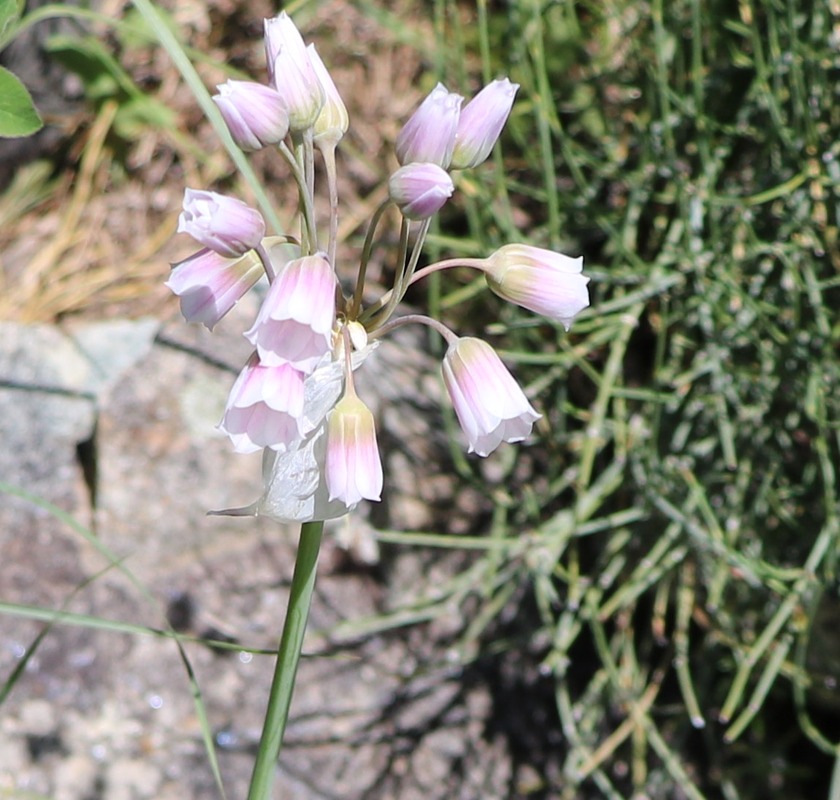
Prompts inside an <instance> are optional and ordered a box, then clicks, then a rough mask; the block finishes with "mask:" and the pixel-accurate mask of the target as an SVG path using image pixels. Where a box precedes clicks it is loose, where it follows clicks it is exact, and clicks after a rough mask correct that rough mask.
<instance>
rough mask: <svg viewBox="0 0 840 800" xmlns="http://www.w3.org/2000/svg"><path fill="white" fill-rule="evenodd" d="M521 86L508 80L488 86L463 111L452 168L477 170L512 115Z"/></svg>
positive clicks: (504, 79)
mask: <svg viewBox="0 0 840 800" xmlns="http://www.w3.org/2000/svg"><path fill="white" fill-rule="evenodd" d="M518 88H519V84H517V83H511V82H510V81H509V80H508V79H507V78H503V79H502V80H497V81H493V82H492V83H488V84H487V86H485V87H484V88H483V89H482V90H481V91H480V92H479V93H478V94H477V95H476V96H475V97H474V98H473V99H472V100H470V102H469V103H467V105H465V106H464V108H463V109H461V116H460V118H459V120H458V131H457V133H456V134H455V148H454V150H453V151H452V168H453V169H467V168H469V167H477V166H478V165H479V164H481V163H482V162H483V161H485V160H486V159H487V156H489V155H490V151H491V150H492V149H493V146H494V145H495V144H496V142H497V140H498V138H499V134H501V132H502V128H504V126H505V122H507V118H508V116H509V115H510V109H511V108H512V106H513V98H514V97H515V96H516V90H517V89H518Z"/></svg>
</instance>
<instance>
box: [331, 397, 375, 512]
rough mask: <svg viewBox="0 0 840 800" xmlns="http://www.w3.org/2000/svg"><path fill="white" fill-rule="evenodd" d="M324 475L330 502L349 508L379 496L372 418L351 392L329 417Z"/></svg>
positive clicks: (340, 401)
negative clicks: (361, 501) (336, 501)
mask: <svg viewBox="0 0 840 800" xmlns="http://www.w3.org/2000/svg"><path fill="white" fill-rule="evenodd" d="M325 473H326V479H327V488H328V489H329V493H330V495H329V499H330V500H340V501H341V502H342V503H344V504H345V505H347V506H348V507H351V508H352V507H353V506H354V505H356V503H358V502H359V501H360V500H362V499H365V500H379V499H380V497H381V495H382V461H381V460H380V457H379V449H378V448H377V446H376V425H375V423H374V420H373V414H371V413H370V410H369V409H368V407H367V406H366V405H365V404H364V403H363V402H362V401H361V400H360V399H359V398H358V397H357V396H356V393H355V392H353V391H348V392H347V393H345V395H344V397H342V398H341V400H339V402H338V403H336V406H335V408H333V410H332V411H331V412H330V415H329V417H328V421H327V454H326V464H325Z"/></svg>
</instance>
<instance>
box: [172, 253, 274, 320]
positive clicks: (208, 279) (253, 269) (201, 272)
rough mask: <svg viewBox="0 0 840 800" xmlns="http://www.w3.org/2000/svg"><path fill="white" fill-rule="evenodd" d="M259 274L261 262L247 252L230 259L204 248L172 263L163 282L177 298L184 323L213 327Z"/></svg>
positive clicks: (260, 272)
mask: <svg viewBox="0 0 840 800" xmlns="http://www.w3.org/2000/svg"><path fill="white" fill-rule="evenodd" d="M262 275H263V267H262V264H260V262H259V260H258V259H256V258H254V257H253V255H252V254H250V253H249V254H246V255H244V256H242V257H241V258H236V259H232V258H225V257H224V256H220V255H219V254H218V253H216V252H214V251H213V250H208V249H206V248H205V249H203V250H199V251H198V252H197V253H194V254H193V255H191V256H190V257H189V258H185V259H184V260H183V261H179V262H178V263H177V264H173V265H172V272H170V273H169V280H168V281H166V285H167V286H168V287H169V288H170V289H171V290H172V291H173V292H174V293H175V294H176V295H178V297H179V298H180V300H181V313H182V314H183V315H184V319H186V320H187V322H201V323H203V324H204V325H206V326H207V327H208V328H209V329H210V330H213V326H214V325H215V324H216V323H217V322H218V321H219V320H220V319H221V318H222V317H223V316H224V315H225V314H227V312H228V311H230V310H231V309H232V308H233V307H234V305H236V303H237V301H239V300H240V299H241V298H242V297H243V295H244V294H245V292H247V291H248V290H249V289H250V288H251V287H252V286H253V285H254V284H255V283H256V282H257V281H258V280H259V279H260V277H261V276H262Z"/></svg>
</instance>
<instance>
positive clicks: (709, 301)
mask: <svg viewBox="0 0 840 800" xmlns="http://www.w3.org/2000/svg"><path fill="white" fill-rule="evenodd" d="M437 8H438V11H439V13H440V19H441V25H442V26H444V27H447V33H448V34H449V35H451V36H452V37H453V38H454V39H455V40H457V41H460V42H461V44H462V48H463V49H462V50H460V51H459V50H458V49H457V48H456V49H455V50H454V51H453V50H450V51H447V53H448V54H449V56H450V59H451V60H447V61H446V70H445V71H446V72H447V74H459V69H460V74H464V72H465V70H464V65H467V71H468V70H469V68H470V64H471V61H470V55H471V54H474V53H481V54H482V56H483V60H482V65H483V68H484V71H485V74H486V75H492V74H496V73H501V72H510V73H511V77H512V79H513V80H516V81H518V82H519V83H521V84H522V89H521V92H520V102H519V103H518V105H517V107H516V114H515V117H514V119H513V121H512V125H511V131H510V135H509V137H508V140H507V142H506V145H507V146H506V148H505V151H504V162H503V161H502V157H501V156H500V157H499V158H498V160H497V163H496V166H497V170H496V172H495V174H492V173H484V174H482V175H481V176H480V177H479V178H477V179H476V180H475V182H470V183H469V184H468V186H462V188H463V189H464V190H465V193H466V194H469V195H474V197H475V202H474V203H473V204H472V205H471V207H470V209H469V213H467V215H466V216H465V217H464V218H463V219H449V220H447V222H446V225H447V230H458V232H459V233H461V232H462V231H461V230H460V229H458V226H459V225H461V226H463V231H466V232H468V239H467V243H466V244H465V245H464V246H465V248H466V247H473V246H475V248H476V249H478V250H481V251H486V250H488V249H490V248H492V247H493V246H495V245H497V244H499V243H501V242H502V241H504V240H506V239H508V238H510V234H511V230H510V229H511V227H512V220H513V219H514V217H516V216H517V215H518V214H520V213H521V212H523V211H524V212H525V214H526V215H527V220H526V221H525V223H524V227H525V228H526V230H527V231H528V235H529V238H530V239H531V241H533V242H535V243H537V244H541V245H546V246H552V247H560V248H561V249H563V250H564V251H565V252H569V253H572V254H578V253H580V254H583V255H584V257H585V264H586V270H587V271H588V273H589V274H591V275H592V276H593V282H592V290H593V296H594V302H593V306H592V308H591V309H590V311H589V312H586V313H585V314H584V315H583V316H582V317H580V318H579V320H578V321H577V322H576V323H575V325H574V326H573V329H572V332H571V333H570V334H569V335H566V334H565V333H564V332H563V331H561V330H560V331H558V330H554V329H552V328H550V327H548V326H546V325H544V324H541V323H540V322H538V321H535V320H533V319H531V318H527V317H525V316H524V315H521V314H519V313H517V312H515V311H510V310H507V309H505V310H503V313H505V314H506V316H505V324H504V325H502V326H490V327H489V328H485V330H488V329H489V330H490V331H491V332H493V333H496V332H498V333H499V334H500V338H499V342H500V343H504V346H505V347H506V348H507V350H508V352H507V355H508V357H509V358H510V359H511V360H513V361H516V362H518V363H517V373H518V374H519V376H520V377H525V376H528V377H529V379H530V385H531V389H532V390H533V392H534V396H536V397H538V398H539V401H540V402H541V403H542V408H543V410H544V411H545V414H546V419H545V423H546V424H545V426H544V428H543V431H542V436H541V439H540V441H539V443H538V444H537V445H536V446H534V447H531V448H525V449H521V450H516V451H515V452H512V453H511V454H510V462H509V463H508V465H507V470H506V472H505V474H504V476H503V477H502V479H501V480H499V481H498V484H497V486H496V492H495V496H496V498H497V506H496V515H495V517H494V526H493V530H494V531H496V534H497V535H502V536H514V535H515V536H516V544H511V546H510V547H509V549H508V550H507V551H506V553H505V557H504V558H501V559H498V558H495V559H488V561H487V578H486V580H485V581H484V582H483V587H484V589H483V590H482V591H481V597H482V603H483V606H484V607H485V608H489V607H495V608H498V609H505V608H508V607H509V604H510V603H511V602H513V601H514V598H515V602H518V603H519V604H520V610H519V611H518V612H517V613H515V614H508V615H507V616H506V615H505V612H504V610H502V611H501V612H500V613H499V614H498V615H497V616H496V617H495V619H494V622H493V623H492V624H490V625H489V626H488V627H487V628H486V629H485V630H484V632H483V636H484V639H483V644H484V647H485V650H484V652H485V653H486V652H487V650H486V648H487V647H488V646H489V645H490V643H491V642H493V643H495V645H496V646H497V647H498V645H499V639H498V637H499V636H500V635H505V636H507V637H508V638H507V639H506V645H505V646H504V647H503V648H502V650H503V652H502V653H501V654H499V653H496V654H495V655H494V656H492V658H491V657H490V656H484V657H483V658H482V657H479V658H478V662H479V664H480V665H481V666H480V667H479V668H485V669H486V668H489V669H494V670H498V671H500V672H501V673H502V674H506V675H508V680H509V681H511V682H512V684H513V685H516V684H517V681H518V680H519V681H521V682H522V683H523V684H524V683H527V682H528V680H529V679H528V678H527V677H525V676H527V674H528V673H527V669H526V667H527V664H526V663H525V662H524V661H523V659H524V658H525V657H523V655H522V653H521V652H518V648H520V647H521V646H522V644H523V642H527V643H528V644H527V646H526V648H525V649H526V650H527V651H528V652H529V653H530V654H531V657H532V658H533V659H534V660H535V661H536V662H538V664H539V674H540V676H541V677H540V679H539V680H537V681H532V685H530V686H528V687H525V686H521V685H520V688H523V689H525V688H527V690H528V691H530V692H531V693H532V695H533V703H534V705H533V707H532V708H531V710H530V711H529V712H526V713H535V714H536V715H535V716H534V718H533V721H534V723H536V724H537V726H538V727H539V728H540V730H539V731H534V730H532V731H530V733H529V736H528V737H526V738H525V739H524V740H523V745H525V746H526V747H531V748H533V747H543V748H544V751H543V752H544V759H545V761H544V770H545V771H544V774H543V776H542V781H543V782H542V783H541V784H540V783H539V782H538V785H535V786H534V787H533V789H534V791H535V793H536V794H537V795H540V794H541V793H542V792H546V791H550V790H549V788H548V787H549V786H554V787H557V786H563V787H565V788H564V789H562V790H560V791H559V794H558V795H557V796H562V797H569V798H571V797H582V796H593V797H597V796H605V797H629V796H631V795H633V796H641V795H642V794H643V795H645V796H653V797H696V798H699V797H727V798H730V797H731V798H734V797H741V798H747V797H787V798H790V797H817V796H826V795H827V792H828V791H829V782H830V775H831V770H832V761H833V760H834V759H836V758H837V755H838V753H840V751H838V747H837V741H838V734H840V727H838V718H837V712H838V697H839V696H838V694H837V683H836V678H837V672H838V667H840V661H838V656H840V643H838V640H837V637H836V635H835V634H834V632H833V631H832V623H831V622H830V620H832V619H833V618H834V617H835V615H836V614H837V612H838V608H840V605H838V598H837V585H836V562H837V535H838V527H837V523H838V520H837V514H838V506H837V481H836V474H835V464H836V463H837V462H838V455H840V453H838V399H837V398H838V365H837V347H838V321H837V315H836V311H835V309H836V308H837V304H838V300H839V299H840V298H838V283H839V281H838V275H837V270H838V266H840V259H838V251H837V230H838V228H837V226H838V206H837V186H838V174H839V172H838V171H839V170H840V168H839V167H838V161H837V158H838V155H840V153H838V144H837V142H838V122H840V120H838V109H840V106H838V104H837V85H838V76H839V74H838V67H840V54H838V36H840V28H839V27H838V26H840V18H839V17H838V12H839V11H840V9H838V8H836V7H834V6H833V5H832V4H831V3H807V2H804V3H803V2H800V3H797V2H792V1H791V2H780V1H777V0H752V1H751V2H748V1H747V0H744V1H743V2H701V0H685V1H683V2H681V1H680V0H674V2H663V1H662V0H653V2H651V3H625V2H605V3H586V2H579V3H571V2H569V3H540V2H528V1H527V0H523V1H522V2H518V3H513V4H505V5H501V4H499V5H494V6H490V7H488V6H487V5H486V4H485V3H481V2H479V3H478V10H479V17H478V19H479V25H478V26H472V25H465V24H464V25H458V24H457V23H453V21H454V20H455V19H456V18H457V17H458V15H457V13H456V9H454V8H453V7H451V6H447V7H446V9H445V10H444V9H443V8H441V7H440V5H438V7H437ZM444 20H445V21H444ZM450 26H451V27H452V30H450V29H449V27H450ZM470 77H472V73H470ZM467 85H471V84H469V82H468V83H467ZM512 209H516V210H517V211H516V212H514V211H512ZM516 222H517V225H518V226H519V227H520V228H522V227H523V220H522V219H521V217H520V218H517V220H516ZM452 244H453V243H452V242H451V241H447V245H448V246H452ZM447 292H448V293H447ZM463 293H464V291H463V289H462V290H457V289H456V290H454V291H453V290H451V288H450V287H449V286H447V287H446V290H445V291H444V294H443V295H442V297H441V304H442V305H443V306H447V305H449V303H450V302H454V300H455V299H458V298H459V297H460V296H462V295H463ZM470 302H475V303H479V300H478V299H476V300H474V301H470ZM480 302H486V299H485V298H484V297H483V296H482V299H481V301H480ZM458 308H462V306H458ZM474 310H475V309H471V313H469V314H468V315H465V316H466V317H467V318H468V319H476V315H475V314H474V313H472V311H474ZM452 313H453V314H458V311H456V310H453V312H452ZM493 313H494V315H495V309H494V312H493ZM478 318H479V319H480V318H481V317H478ZM488 318H489V317H488ZM523 474H524V475H527V476H530V477H529V479H528V480H526V481H524V482H523V481H521V479H520V476H522V475H523ZM512 581H513V582H512ZM513 585H517V586H518V587H519V588H518V589H517V590H514V589H512V586H513ZM529 602H532V603H533V609H534V610H533V613H528V611H527V610H525V609H526V608H527V605H528V603H529ZM490 661H493V662H494V664H493V665H492V666H488V662H490ZM517 672H519V678H517V677H511V676H515V675H516V673H517ZM548 703H551V704H552V706H553V707H552V708H551V709H550V710H549V709H548V707H547V704H548ZM539 710H541V713H537V712H538V711H539ZM550 729H555V731H556V735H552V734H551V733H550V732H549V730H550ZM537 742H539V744H538V743H537ZM838 795H840V785H838V779H837V778H835V783H834V785H833V787H832V796H833V797H836V796H838ZM552 796H553V795H552Z"/></svg>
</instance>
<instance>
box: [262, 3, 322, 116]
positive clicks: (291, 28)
mask: <svg viewBox="0 0 840 800" xmlns="http://www.w3.org/2000/svg"><path fill="white" fill-rule="evenodd" d="M265 54H266V60H267V62H268V74H269V78H270V79H271V84H272V86H274V88H275V89H276V90H277V91H278V92H279V93H280V95H281V97H282V98H283V100H284V101H285V103H286V111H287V112H288V114H289V128H290V129H291V130H292V131H294V132H300V131H304V130H306V129H307V128H311V127H312V125H313V124H314V123H315V120H316V119H317V118H318V115H319V114H320V112H321V108H322V106H323V105H324V100H325V95H324V89H323V87H322V86H321V81H319V80H318V76H317V74H316V73H315V69H314V67H313V65H312V62H311V61H310V59H309V53H308V52H307V49H306V44H305V43H304V41H303V37H302V36H301V35H300V31H299V30H298V29H297V27H296V26H295V23H294V22H292V18H291V17H290V16H289V15H288V14H287V13H286V12H285V11H282V12H280V14H278V15H277V16H276V17H274V18H273V19H267V20H266V21H265Z"/></svg>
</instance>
